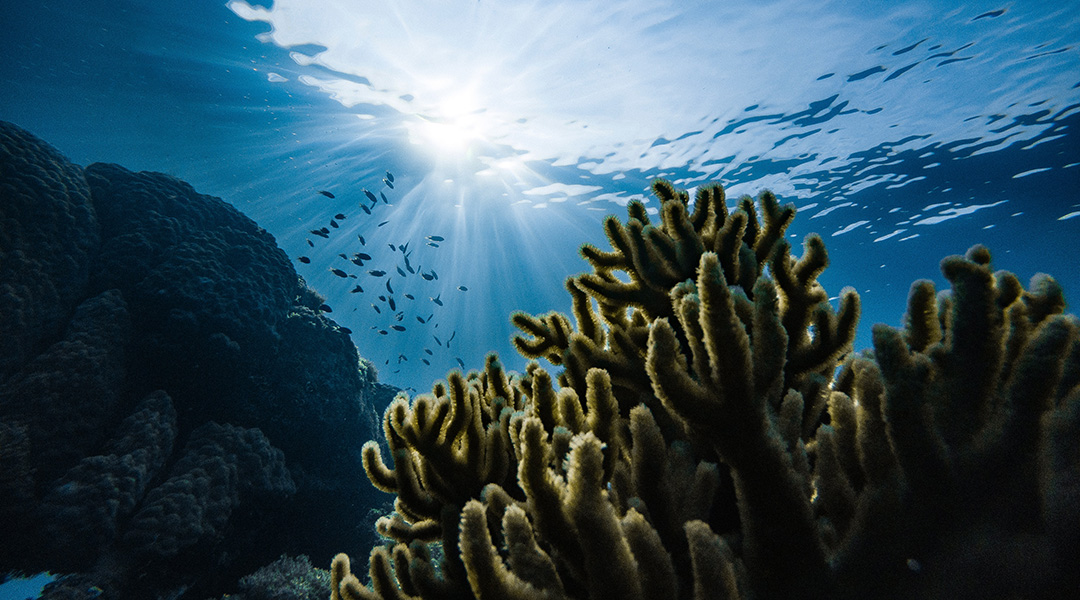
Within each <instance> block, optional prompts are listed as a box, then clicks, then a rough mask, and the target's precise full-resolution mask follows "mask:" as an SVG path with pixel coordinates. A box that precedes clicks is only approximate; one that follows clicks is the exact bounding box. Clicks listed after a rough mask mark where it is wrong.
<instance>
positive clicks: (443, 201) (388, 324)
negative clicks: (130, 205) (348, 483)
mask: <svg viewBox="0 0 1080 600" xmlns="http://www.w3.org/2000/svg"><path fill="white" fill-rule="evenodd" d="M5 12H8V11H7V9H6V10H5ZM0 33H3V39H4V40H5V42H4V49H3V60H2V61H0V63H2V64H0V119H5V120H9V121H13V122H15V123H17V124H19V125H21V126H23V127H25V128H27V129H30V130H31V131H33V132H34V133H35V134H37V135H38V136H40V137H42V138H44V139H46V140H47V141H49V142H50V143H52V144H54V145H55V146H57V147H58V148H59V149H60V150H61V151H63V152H64V153H66V154H67V155H68V156H69V157H70V158H71V159H72V160H74V161H76V162H79V163H81V164H87V163H90V162H95V161H109V162H118V163H121V164H124V165H125V166H127V167H129V168H132V169H146V170H155V171H163V172H167V173H170V174H173V175H176V176H178V177H181V178H183V179H185V180H187V181H188V182H190V183H191V184H192V185H194V186H195V187H196V189H198V190H199V191H201V192H203V193H208V194H212V195H216V196H220V197H222V198H224V199H225V200H227V201H229V202H231V203H232V204H234V205H235V206H237V207H238V208H240V209H241V210H243V211H244V212H245V213H247V214H248V215H249V216H251V217H252V218H254V219H255V220H256V221H258V222H259V224H260V225H262V226H263V227H265V228H266V229H267V230H269V231H270V232H271V233H273V234H274V235H275V236H276V238H277V239H278V242H279V244H280V245H281V246H282V247H283V248H284V249H285V250H286V252H287V253H288V254H289V255H290V256H291V257H293V258H294V259H297V262H296V267H297V270H298V272H299V273H300V274H301V275H302V276H303V277H305V279H306V280H307V281H308V282H309V283H310V284H311V285H312V286H313V287H315V288H316V289H318V290H319V291H320V292H322V293H323V294H324V295H326V297H327V299H328V304H329V305H331V306H332V307H333V310H334V312H333V313H332V315H331V316H332V317H333V318H334V319H335V320H337V321H338V322H339V323H340V324H342V325H344V326H346V327H348V328H350V329H352V330H353V332H354V333H353V340H354V342H355V343H356V345H357V347H358V348H359V350H360V352H361V354H362V355H364V356H366V357H369V358H371V359H372V360H373V361H375V363H376V365H377V366H378V368H379V371H380V378H381V379H382V380H384V381H387V382H390V383H393V384H396V385H399V386H402V387H413V388H415V389H417V390H419V391H425V390H426V389H427V388H428V387H429V386H430V384H431V382H432V381H433V380H435V379H437V378H439V377H443V376H444V375H445V373H446V371H447V370H449V369H451V368H455V367H457V366H458V365H459V364H465V365H466V366H467V367H468V368H476V367H479V366H480V365H481V364H482V358H483V355H484V354H485V353H486V352H487V351H489V350H497V351H499V352H500V354H501V355H503V357H504V359H505V362H507V363H508V364H509V365H510V366H512V367H514V368H521V367H522V366H523V364H524V363H523V361H521V360H520V359H517V358H515V356H516V355H515V354H514V353H513V351H512V350H511V349H510V345H509V337H510V335H511V334H512V333H513V331H512V328H511V326H510V324H509V320H508V315H509V313H510V312H511V311H513V310H525V311H528V312H533V313H539V312H546V311H548V310H553V309H558V310H567V309H568V308H569V299H568V297H567V296H566V293H565V291H564V290H563V287H562V282H563V280H564V278H565V277H566V276H567V275H570V274H573V273H576V272H579V271H581V270H584V269H585V266H586V265H585V263H584V261H582V260H580V259H579V258H578V257H577V248H578V246H579V245H580V244H581V243H583V242H591V243H594V244H597V245H601V246H604V247H606V242H605V241H604V239H603V233H602V230H601V220H602V219H603V217H604V216H605V215H607V214H612V213H615V214H619V215H620V216H622V215H624V212H623V208H622V207H623V206H625V204H626V202H627V201H628V200H630V199H632V198H645V199H646V203H647V205H648V206H650V207H652V208H653V209H655V208H656V206H657V202H656V200H655V199H653V198H651V197H649V196H648V194H647V187H648V184H649V182H650V181H651V180H652V179H653V178H656V177H666V178H669V179H671V180H673V181H674V182H676V184H677V185H679V186H681V187H684V188H693V187H695V186H697V185H701V184H704V183H708V182H714V181H718V182H722V183H724V184H725V185H726V186H727V187H728V192H729V197H732V198H733V197H736V196H738V195H740V194H752V195H754V194H757V193H758V192H759V191H761V190H762V189H771V190H773V191H774V192H775V193H776V194H777V195H778V196H780V197H781V198H782V200H784V201H787V202H793V203H794V204H795V205H796V206H797V207H798V208H799V215H798V216H797V217H796V221H795V223H794V224H793V225H792V227H791V229H790V230H789V233H790V234H791V238H792V241H793V242H794V243H796V244H797V243H798V242H799V241H800V240H801V239H802V237H803V236H805V235H806V234H807V233H809V232H812V231H816V232H818V233H820V234H821V235H822V236H823V237H824V238H825V241H826V244H827V245H828V248H829V250H830V256H831V259H832V266H831V267H830V269H829V270H828V271H827V272H826V274H825V276H823V278H822V281H823V283H824V284H825V285H826V287H827V288H828V289H829V291H830V292H831V293H832V294H833V295H836V294H837V293H838V292H839V291H840V289H841V288H842V287H843V286H845V285H852V286H854V287H855V288H856V289H857V290H858V291H859V292H860V294H862V298H863V307H864V314H863V320H862V326H861V327H860V336H859V339H858V341H857V346H858V347H859V348H863V347H867V346H868V345H869V326H870V324H872V323H874V322H887V323H890V324H893V325H898V324H899V323H900V321H901V316H902V314H903V310H904V301H905V298H906V295H907V289H908V285H909V284H910V282H911V281H913V280H914V279H917V278H932V279H934V280H936V281H938V282H939V283H941V284H943V283H944V282H943V279H942V278H941V276H940V273H939V271H938V269H937V263H938V261H939V260H940V259H941V258H942V257H943V256H945V255H948V254H956V253H962V252H963V251H965V250H966V249H967V248H968V247H969V246H971V245H972V244H974V243H984V244H986V245H987V246H989V247H990V249H991V251H992V252H993V254H994V257H995V264H996V266H998V267H999V268H1005V269H1009V270H1012V271H1014V272H1016V273H1017V274H1019V275H1020V276H1021V278H1022V279H1024V280H1026V279H1027V278H1028V277H1030V276H1031V275H1033V274H1034V273H1035V272H1038V271H1045V272H1049V273H1051V274H1052V275H1054V276H1055V277H1056V278H1058V279H1059V281H1061V282H1062V283H1063V284H1064V285H1065V288H1066V294H1067V298H1070V299H1072V300H1073V303H1072V304H1071V306H1070V310H1071V311H1073V312H1075V310H1076V309H1075V302H1076V300H1075V299H1076V298H1077V297H1078V295H1080V274H1078V271H1077V269H1076V266H1075V265H1076V264H1077V258H1078V257H1080V242H1077V239H1078V237H1077V236H1078V234H1080V218H1078V217H1080V196H1078V193H1077V189H1080V141H1078V137H1077V132H1076V129H1077V125H1078V122H1080V4H1077V3H1068V2H1013V3H1004V2H1002V3H991V2H970V3H959V2H893V3H884V2H814V3H811V2H800V1H795V0H780V1H774V2H768V1H766V2H761V1H757V2H737V1H736V2H723V3H720V2H686V1H682V2H584V1H581V0H577V1H564V2H559V1H544V2H538V1H537V2H519V1H490V0H481V1H479V2H475V1H445V2H414V1H400V2H393V1H382V2H357V1H353V0H349V1H345V0H279V1H276V2H272V3H270V2H264V3H258V2H244V1H242V0H235V1H231V2H228V3H226V2H219V1H206V0H195V1H193V2H185V3H145V2H84V3H74V2H53V3H47V4H44V3H43V4H37V3H33V2H26V3H20V5H19V6H18V7H17V8H14V9H12V10H11V14H10V15H6V18H5V19H3V22H2V23H0ZM387 171H389V172H390V173H391V174H393V176H394V179H393V181H392V182H390V183H391V184H392V186H393V187H392V188H391V187H389V186H388V185H387V182H384V181H383V180H384V178H387V179H388V177H387ZM365 189H366V190H368V191H370V192H372V194H375V195H376V196H378V194H379V193H380V192H381V193H382V194H384V195H385V196H386V199H385V201H384V200H382V199H381V198H380V199H378V200H377V202H376V203H374V205H373V204H372V202H371V201H369V200H368V198H367V196H366V195H365V193H364V190H365ZM320 191H326V192H329V193H330V194H332V195H333V198H330V197H328V195H326V194H320V193H319V192H320ZM361 204H363V205H364V206H365V207H366V208H368V209H369V210H370V212H371V214H367V213H366V212H365V211H364V209H362V208H361ZM338 214H342V215H345V217H346V218H345V219H336V218H335V215H338ZM331 219H334V221H335V224H336V225H338V227H332V226H331V225H330V220H331ZM380 224H381V225H380ZM323 227H326V228H327V229H328V231H329V234H328V235H327V237H323V236H319V235H313V234H312V233H311V232H312V231H313V230H315V231H318V230H320V229H321V228H323ZM360 236H362V237H363V238H364V243H363V244H361V242H360ZM439 238H441V239H439ZM309 241H310V243H309ZM406 243H408V247H407V249H406V250H405V251H402V250H401V248H402V247H403V246H404V245H405V244H406ZM355 252H364V253H367V254H369V255H370V256H371V260H370V261H367V262H366V264H365V265H364V266H363V267H358V266H356V265H354V264H351V263H350V262H348V261H347V260H343V259H342V258H341V257H340V256H339V254H345V255H346V256H347V257H348V256H351V255H352V254H353V253H355ZM405 254H409V265H406V264H405V262H404V257H405ZM301 256H304V257H306V258H307V259H310V262H309V263H303V262H300V261H299V260H298V259H299V257H301ZM399 267H400V268H402V269H403V270H402V272H403V273H405V276H402V275H400V274H399V272H398V271H397V269H398V268H399ZM408 267H412V268H413V270H414V271H416V273H411V272H409V271H408V270H406V269H407V268H408ZM331 269H341V270H343V271H345V272H346V273H348V274H354V275H356V276H357V279H355V280H354V279H351V278H347V277H346V278H344V279H343V278H340V277H338V276H337V275H335V274H334V273H333V272H332V271H331ZM370 271H385V272H386V275H383V276H381V277H375V276H373V275H371V274H370ZM421 274H426V275H430V277H423V276H421ZM388 279H389V286H388V284H387V280H388ZM356 285H360V286H361V287H362V288H363V289H364V291H363V292H358V293H350V291H351V290H352V289H354V286H356ZM390 290H393V291H392V292H391V291H390ZM405 294H410V295H412V296H413V297H414V298H415V299H414V300H410V299H408V298H406V297H405V296H404V295H405ZM379 295H382V296H384V298H388V297H391V296H392V297H393V298H395V300H396V303H395V307H394V309H390V307H389V305H388V301H387V300H386V299H384V300H379V299H378V298H377V296H379ZM433 299H438V300H439V302H441V305H440V304H437V303H435V302H434V301H433ZM373 304H374V306H378V307H379V309H380V312H376V311H375V309H374V308H373ZM396 314H400V317H397V316H396ZM399 318H400V320H398V319H399ZM395 325H396V326H398V328H399V329H404V331H398V330H397V329H394V328H393V326H395ZM382 332H385V334H384V333H382ZM458 359H460V360H461V363H459V362H458ZM424 361H426V362H427V363H429V364H425V362H424Z"/></svg>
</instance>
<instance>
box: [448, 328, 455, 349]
mask: <svg viewBox="0 0 1080 600" xmlns="http://www.w3.org/2000/svg"><path fill="white" fill-rule="evenodd" d="M455 335H457V330H456V329H455V330H454V333H451V334H450V337H448V338H447V339H446V343H447V345H449V344H450V340H452V339H454V336H455Z"/></svg>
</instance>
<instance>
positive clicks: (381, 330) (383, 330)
mask: <svg viewBox="0 0 1080 600" xmlns="http://www.w3.org/2000/svg"><path fill="white" fill-rule="evenodd" d="M379 335H390V332H389V331H387V330H385V329H380V330H379ZM389 362H390V361H387V363H389Z"/></svg>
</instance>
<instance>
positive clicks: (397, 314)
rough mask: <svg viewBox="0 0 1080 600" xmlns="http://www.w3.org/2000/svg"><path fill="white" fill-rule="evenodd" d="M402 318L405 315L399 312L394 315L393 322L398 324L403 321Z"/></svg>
mask: <svg viewBox="0 0 1080 600" xmlns="http://www.w3.org/2000/svg"><path fill="white" fill-rule="evenodd" d="M404 318H405V313H404V312H402V311H400V310H399V311H397V312H396V313H394V320H395V321H397V322H398V323H400V322H401V320H402V319H404Z"/></svg>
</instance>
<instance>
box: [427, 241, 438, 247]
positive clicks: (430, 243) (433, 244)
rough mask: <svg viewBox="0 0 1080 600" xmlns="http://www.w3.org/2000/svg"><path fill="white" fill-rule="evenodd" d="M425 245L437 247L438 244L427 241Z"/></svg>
mask: <svg viewBox="0 0 1080 600" xmlns="http://www.w3.org/2000/svg"><path fill="white" fill-rule="evenodd" d="M427 245H428V246H431V247H432V248H438V247H439V245H438V244H436V243H435V242H428V243H427Z"/></svg>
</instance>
